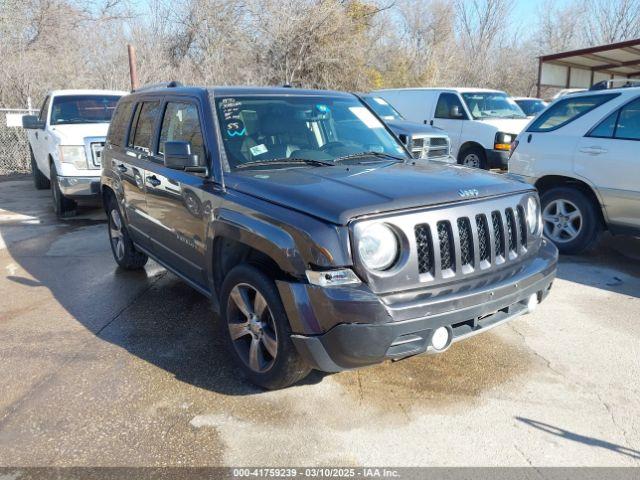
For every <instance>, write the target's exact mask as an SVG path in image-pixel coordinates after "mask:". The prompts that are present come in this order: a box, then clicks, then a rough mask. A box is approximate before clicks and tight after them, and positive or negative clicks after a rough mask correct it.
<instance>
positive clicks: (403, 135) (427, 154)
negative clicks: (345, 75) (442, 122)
mask: <svg viewBox="0 0 640 480" xmlns="http://www.w3.org/2000/svg"><path fill="white" fill-rule="evenodd" d="M358 96H359V97H360V98H361V99H362V100H363V101H364V103H366V104H367V105H368V106H369V107H370V108H371V110H373V111H374V112H375V113H376V114H377V115H378V116H379V117H380V118H381V119H382V120H383V121H384V123H386V124H387V126H388V127H389V128H390V129H391V130H392V131H393V133H395V134H396V135H397V136H398V138H399V139H400V141H401V142H402V143H404V144H405V145H406V146H407V148H408V149H409V150H410V151H411V153H412V155H413V157H414V158H427V159H429V160H436V161H441V162H449V163H451V162H453V163H455V159H453V158H452V157H451V142H450V141H449V136H448V135H447V133H446V132H445V131H444V130H442V129H441V128H436V127H432V126H430V125H425V124H423V123H416V122H410V121H408V120H405V119H404V117H403V116H402V115H401V114H400V112H398V111H397V110H396V109H395V108H393V106H392V105H391V104H390V103H389V102H387V101H386V100H385V99H384V98H382V97H379V96H377V95H372V94H370V93H369V94H360V95H358Z"/></svg>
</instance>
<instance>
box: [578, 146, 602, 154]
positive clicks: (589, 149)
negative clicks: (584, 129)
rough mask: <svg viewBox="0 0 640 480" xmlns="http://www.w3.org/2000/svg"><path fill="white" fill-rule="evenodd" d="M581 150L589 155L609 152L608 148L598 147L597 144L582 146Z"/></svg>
mask: <svg viewBox="0 0 640 480" xmlns="http://www.w3.org/2000/svg"><path fill="white" fill-rule="evenodd" d="M580 151H581V152H582V153H587V154H589V155H600V154H601V153H607V150H606V149H605V148H602V147H598V146H597V145H596V146H593V147H585V148H581V149H580Z"/></svg>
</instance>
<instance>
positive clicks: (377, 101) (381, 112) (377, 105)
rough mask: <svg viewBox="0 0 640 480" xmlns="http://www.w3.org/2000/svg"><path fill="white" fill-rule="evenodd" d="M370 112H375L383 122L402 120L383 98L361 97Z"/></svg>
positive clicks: (398, 113)
mask: <svg viewBox="0 0 640 480" xmlns="http://www.w3.org/2000/svg"><path fill="white" fill-rule="evenodd" d="M362 100H364V101H365V103H366V104H367V105H369V107H371V110H373V111H374V112H376V113H377V114H378V116H379V117H380V118H382V119H384V120H402V119H403V118H402V115H400V112H398V111H397V110H396V109H395V108H393V107H392V106H391V104H390V103H389V102H387V101H386V100H385V99H384V98H380V97H371V96H368V95H367V96H365V97H362Z"/></svg>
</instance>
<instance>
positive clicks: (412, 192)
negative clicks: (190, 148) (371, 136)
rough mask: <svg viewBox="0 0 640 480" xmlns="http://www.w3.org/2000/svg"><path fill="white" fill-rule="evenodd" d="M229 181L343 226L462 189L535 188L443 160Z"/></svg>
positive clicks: (244, 175) (298, 170)
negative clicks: (369, 215) (442, 162)
mask: <svg viewBox="0 0 640 480" xmlns="http://www.w3.org/2000/svg"><path fill="white" fill-rule="evenodd" d="M225 184H226V186H227V188H230V189H234V190H236V191H239V192H242V193H245V194H248V195H252V196H254V197H258V198H261V199H263V200H266V201H269V202H272V203H275V204H278V205H283V206H285V207H287V208H292V209H295V210H299V211H301V212H304V213H307V214H309V215H313V216H315V217H317V218H321V219H324V220H326V221H329V222H332V223H334V224H337V225H346V224H347V223H348V222H349V221H350V220H351V219H353V218H356V217H359V216H362V215H368V214H375V213H382V212H390V211H394V210H404V209H410V208H419V207H426V206H433V205H438V204H443V203H449V202H452V201H462V198H461V197H460V195H459V194H458V192H459V191H460V190H468V189H475V190H477V191H478V197H479V198H481V197H490V196H493V195H501V194H506V193H514V192H519V191H524V190H531V189H532V187H531V186H529V185H527V184H524V183H521V182H518V181H516V180H512V179H509V178H507V177H505V176H503V175H499V174H495V173H490V172H484V171H481V170H478V169H470V168H465V167H460V166H457V165H447V164H440V163H437V162H433V163H431V162H429V163H421V164H416V165H411V164H405V163H386V162H380V163H376V164H369V165H349V166H347V165H336V166H330V167H295V168H287V169H275V170H260V171H255V170H254V171H251V172H249V171H240V172H234V173H228V174H227V175H226V176H225Z"/></svg>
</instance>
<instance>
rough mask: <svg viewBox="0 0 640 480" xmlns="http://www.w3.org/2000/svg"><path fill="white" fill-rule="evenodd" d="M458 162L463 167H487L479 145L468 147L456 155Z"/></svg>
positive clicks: (484, 168)
mask: <svg viewBox="0 0 640 480" xmlns="http://www.w3.org/2000/svg"><path fill="white" fill-rule="evenodd" d="M458 163H459V164H460V165H462V166H464V167H469V168H481V169H483V170H486V169H487V158H486V155H485V153H484V150H483V149H482V148H480V147H468V148H465V149H464V150H462V151H461V152H460V154H459V155H458Z"/></svg>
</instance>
